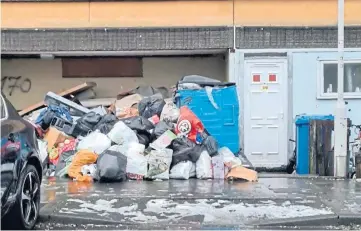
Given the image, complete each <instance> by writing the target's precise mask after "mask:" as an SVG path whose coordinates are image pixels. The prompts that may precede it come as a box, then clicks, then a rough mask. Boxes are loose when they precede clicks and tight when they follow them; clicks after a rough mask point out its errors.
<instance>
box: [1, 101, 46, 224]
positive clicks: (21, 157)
mask: <svg viewBox="0 0 361 231" xmlns="http://www.w3.org/2000/svg"><path fill="white" fill-rule="evenodd" d="M0 100H1V102H0V105H1V226H2V229H4V228H6V229H33V228H34V226H35V223H36V221H37V219H38V216H39V206H40V184H41V178H42V171H43V170H42V161H41V159H40V157H39V149H38V143H37V132H36V128H35V126H34V125H33V124H31V123H30V122H28V121H26V120H24V119H23V118H22V117H21V116H19V114H18V113H17V111H16V110H15V108H14V107H13V106H12V105H11V103H10V102H9V101H8V99H6V97H5V96H4V95H3V94H1V99H0Z"/></svg>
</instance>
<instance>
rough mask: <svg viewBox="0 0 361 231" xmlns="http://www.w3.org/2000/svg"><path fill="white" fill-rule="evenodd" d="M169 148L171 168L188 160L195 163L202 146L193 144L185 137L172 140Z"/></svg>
mask: <svg viewBox="0 0 361 231" xmlns="http://www.w3.org/2000/svg"><path fill="white" fill-rule="evenodd" d="M171 147H172V149H173V156H172V165H171V166H174V165H176V164H178V163H179V162H182V161H186V160H190V161H192V162H193V163H195V162H196V161H197V160H198V159H199V156H200V155H201V153H202V146H201V145H197V144H195V143H193V142H192V141H191V140H189V139H188V138H186V137H180V138H176V139H174V140H173V141H172V143H171Z"/></svg>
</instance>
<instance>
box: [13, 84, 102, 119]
mask: <svg viewBox="0 0 361 231" xmlns="http://www.w3.org/2000/svg"><path fill="white" fill-rule="evenodd" d="M96 85H97V84H96V83H94V82H85V83H83V84H80V85H78V86H75V87H72V88H70V89H68V90H65V91H62V92H59V93H57V94H58V95H60V96H62V97H65V96H68V95H75V94H77V93H80V92H83V91H86V90H88V89H91V88H93V87H95V86H96ZM43 106H44V101H41V102H39V103H36V104H33V105H31V106H29V107H27V108H25V109H23V110H22V111H21V112H19V115H20V116H24V115H26V114H28V113H30V112H32V111H35V110H37V109H39V108H42V107H43Z"/></svg>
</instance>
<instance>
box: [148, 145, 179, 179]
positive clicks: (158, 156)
mask: <svg viewBox="0 0 361 231" xmlns="http://www.w3.org/2000/svg"><path fill="white" fill-rule="evenodd" d="M172 155H173V150H172V149H168V148H165V149H162V150H152V151H151V152H150V153H149V155H148V164H149V169H148V175H147V178H150V179H161V180H169V169H170V165H171V163H172Z"/></svg>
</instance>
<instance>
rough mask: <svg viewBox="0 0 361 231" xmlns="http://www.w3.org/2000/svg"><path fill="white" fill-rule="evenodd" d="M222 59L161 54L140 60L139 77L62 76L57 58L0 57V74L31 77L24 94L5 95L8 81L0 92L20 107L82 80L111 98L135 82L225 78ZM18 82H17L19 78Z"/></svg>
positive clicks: (164, 83) (167, 83)
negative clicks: (91, 83)
mask: <svg viewBox="0 0 361 231" xmlns="http://www.w3.org/2000/svg"><path fill="white" fill-rule="evenodd" d="M225 69H226V62H225V60H224V58H223V56H222V55H220V56H214V57H161V58H158V57H157V58H156V57H154V58H144V59H143V76H144V77H143V78H62V68H61V59H54V60H44V59H6V60H5V59H2V60H1V77H4V76H21V77H22V78H23V79H25V78H28V79H30V80H31V89H30V91H29V92H28V93H24V92H21V90H20V89H18V88H17V89H14V90H13V93H12V95H11V96H9V87H8V85H9V84H8V83H5V85H4V86H3V92H4V94H5V95H6V96H7V97H8V98H9V99H10V101H11V102H12V103H13V104H14V106H15V107H16V109H18V110H20V109H23V108H25V107H27V106H29V105H32V104H34V103H37V102H39V101H41V100H42V99H43V98H44V96H45V94H46V93H47V92H48V91H54V92H60V91H62V90H66V89H68V88H71V87H73V86H76V85H78V84H81V83H83V82H85V81H93V82H96V83H97V87H96V88H95V91H96V93H97V97H115V96H116V95H117V93H119V92H121V91H123V90H127V89H129V88H134V87H137V86H139V85H151V86H155V87H157V86H165V87H170V86H172V85H174V84H175V83H176V82H177V81H178V80H179V79H180V78H181V77H182V76H184V75H190V74H198V75H204V76H208V77H211V78H216V79H219V80H225V79H226V74H225V73H226V71H225ZM19 82H20V81H19Z"/></svg>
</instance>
